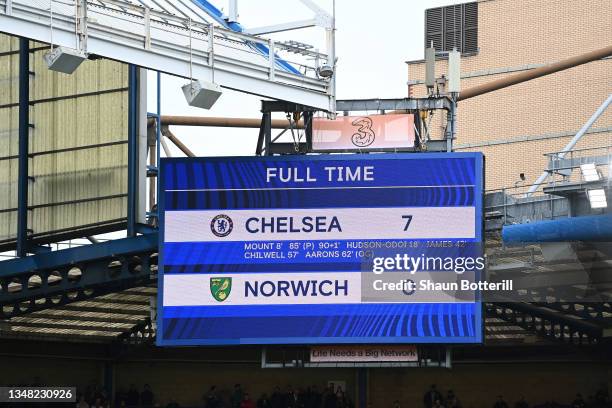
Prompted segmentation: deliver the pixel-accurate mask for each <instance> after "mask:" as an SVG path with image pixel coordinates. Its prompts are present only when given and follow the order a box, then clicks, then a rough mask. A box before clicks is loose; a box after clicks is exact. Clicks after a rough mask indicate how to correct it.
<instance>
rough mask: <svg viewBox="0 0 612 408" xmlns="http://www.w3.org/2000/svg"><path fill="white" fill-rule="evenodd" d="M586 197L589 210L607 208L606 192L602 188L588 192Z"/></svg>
mask: <svg viewBox="0 0 612 408" xmlns="http://www.w3.org/2000/svg"><path fill="white" fill-rule="evenodd" d="M587 195H588V196H589V203H590V204H591V208H593V209H595V208H607V207H608V201H607V200H606V191H605V190H604V189H603V188H598V189H595V190H588V191H587Z"/></svg>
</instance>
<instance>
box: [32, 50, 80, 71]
mask: <svg viewBox="0 0 612 408" xmlns="http://www.w3.org/2000/svg"><path fill="white" fill-rule="evenodd" d="M43 58H44V59H45V62H46V63H47V67H49V69H50V70H52V71H57V72H63V73H64V74H72V73H73V72H74V71H75V70H76V69H77V68H78V67H79V65H81V63H82V62H83V61H85V60H86V59H87V55H86V54H85V53H83V52H82V51H79V50H75V49H72V48H66V47H56V48H53V49H52V50H51V51H49V52H48V53H46V54H45V55H44V57H43Z"/></svg>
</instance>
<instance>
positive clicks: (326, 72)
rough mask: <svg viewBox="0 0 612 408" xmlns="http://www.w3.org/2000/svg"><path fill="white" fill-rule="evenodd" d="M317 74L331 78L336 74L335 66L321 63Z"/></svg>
mask: <svg viewBox="0 0 612 408" xmlns="http://www.w3.org/2000/svg"><path fill="white" fill-rule="evenodd" d="M317 74H318V75H319V76H320V77H321V78H330V77H331V76H332V75H334V68H333V67H332V66H331V65H327V64H324V65H321V66H320V67H319V68H318V69H317Z"/></svg>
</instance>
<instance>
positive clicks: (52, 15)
mask: <svg viewBox="0 0 612 408" xmlns="http://www.w3.org/2000/svg"><path fill="white" fill-rule="evenodd" d="M153 3H155V4H158V2H153ZM176 3H177V4H178V3H180V4H181V5H182V8H181V9H178V8H175V10H174V11H175V12H176V14H173V13H171V12H169V11H168V10H164V9H160V8H151V7H148V6H147V4H146V3H143V2H141V4H135V3H132V2H129V1H126V0H87V1H85V0H79V1H77V2H76V4H77V5H76V6H75V3H73V2H72V1H70V2H65V1H60V0H50V1H43V0H41V1H38V0H37V1H33V0H0V31H2V32H5V33H7V34H11V35H16V36H20V37H26V38H30V39H32V40H36V41H41V42H45V43H51V44H53V45H55V46H63V47H67V48H71V49H76V50H80V51H82V52H84V53H87V54H89V55H98V56H101V57H105V58H110V59H114V60H118V61H122V62H124V63H129V64H134V65H137V66H140V67H144V68H149V69H153V70H157V71H160V72H164V73H168V74H171V75H176V76H179V77H184V78H191V77H193V78H195V79H200V80H204V81H210V82H215V83H217V84H219V85H221V86H222V87H224V88H228V89H234V90H238V91H242V92H246V93H250V94H255V95H260V96H263V97H268V98H272V99H278V100H285V101H290V102H295V103H299V104H303V105H306V106H311V107H315V108H319V109H321V110H329V109H330V107H333V95H332V93H333V86H332V82H331V80H330V79H325V78H320V77H318V76H317V73H316V64H318V63H319V62H323V61H325V60H326V58H327V55H325V54H321V53H318V52H315V51H312V50H300V53H299V56H300V57H301V58H303V59H304V61H305V62H294V61H286V60H283V59H281V58H280V57H279V56H278V55H277V54H278V53H279V52H282V51H288V52H293V53H295V50H293V49H292V48H294V47H291V46H290V45H287V44H281V43H275V42H274V41H271V40H267V39H264V38H262V37H258V36H255V35H248V34H243V33H240V32H236V31H233V30H232V29H228V28H225V27H219V26H213V23H211V22H208V21H207V19H205V18H204V15H205V14H206V13H205V12H204V11H203V9H202V8H201V7H200V6H199V5H198V4H196V3H195V2H193V3H192V2H191V1H180V2H176ZM210 20H214V18H212V17H211V18H210ZM262 50H267V51H268V54H267V55H265V54H264V53H263V52H262ZM292 55H298V54H292ZM296 58H297V57H296ZM190 61H191V64H190ZM308 61H310V64H314V65H315V66H308ZM312 61H314V63H313V62H312ZM190 66H191V69H192V72H191V73H190Z"/></svg>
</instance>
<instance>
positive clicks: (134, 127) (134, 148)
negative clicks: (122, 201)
mask: <svg viewBox="0 0 612 408" xmlns="http://www.w3.org/2000/svg"><path fill="white" fill-rule="evenodd" d="M138 93H139V92H138V67H136V66H135V65H132V64H130V66H129V68H128V183H127V187H128V199H127V206H128V207H127V235H128V236H129V237H133V236H134V235H136V205H137V202H138V199H137V194H138V164H139V160H138V124H139V121H138Z"/></svg>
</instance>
